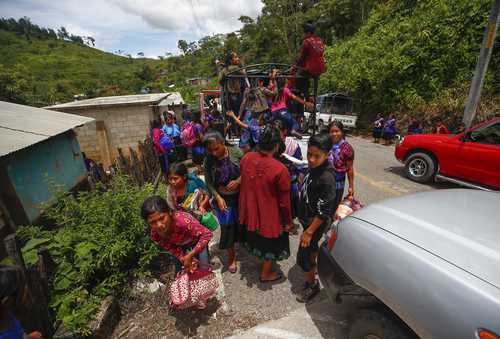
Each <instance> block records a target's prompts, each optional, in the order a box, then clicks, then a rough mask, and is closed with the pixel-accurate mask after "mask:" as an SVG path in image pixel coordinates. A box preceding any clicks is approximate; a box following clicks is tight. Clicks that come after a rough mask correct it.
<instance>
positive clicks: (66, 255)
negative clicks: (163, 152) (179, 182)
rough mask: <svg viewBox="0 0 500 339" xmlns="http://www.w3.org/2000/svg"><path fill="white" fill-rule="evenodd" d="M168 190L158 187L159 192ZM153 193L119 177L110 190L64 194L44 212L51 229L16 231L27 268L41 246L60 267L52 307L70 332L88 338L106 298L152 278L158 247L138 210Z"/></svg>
mask: <svg viewBox="0 0 500 339" xmlns="http://www.w3.org/2000/svg"><path fill="white" fill-rule="evenodd" d="M164 189H165V188H164V187H162V186H160V191H162V190H164ZM152 193H153V186H152V185H150V184H146V185H145V186H143V187H138V186H136V185H134V184H133V183H132V181H131V180H130V179H129V178H128V177H126V176H124V175H117V176H116V177H114V178H113V181H112V184H111V185H110V187H109V188H108V189H107V190H103V189H99V188H98V189H96V190H92V191H88V192H79V193H77V194H76V195H73V194H70V193H60V194H59V198H58V200H57V203H56V204H54V205H53V206H51V207H48V208H47V209H46V210H45V215H46V216H47V217H48V218H49V219H50V220H51V222H52V225H53V228H52V229H51V230H47V228H46V227H43V226H25V227H22V228H20V229H19V230H18V235H20V237H21V238H22V239H23V240H24V241H26V243H25V245H24V247H23V256H24V259H25V261H26V264H27V265H33V264H35V263H36V262H37V260H38V256H37V252H38V250H39V248H40V247H42V246H45V247H46V248H47V249H48V250H49V252H50V255H51V257H52V259H53V260H54V262H55V264H56V270H55V275H54V277H53V279H52V283H51V301H50V308H51V310H52V312H53V316H54V318H55V320H56V322H58V323H62V324H63V325H64V327H65V328H66V329H67V330H70V331H71V332H73V333H80V334H83V335H88V334H89V332H88V331H89V329H88V325H89V322H90V320H91V319H92V318H93V317H94V316H95V314H96V313H97V310H98V309H99V307H100V301H101V300H102V299H103V298H104V297H106V296H107V295H112V294H115V293H118V292H120V293H123V290H124V289H123V288H124V287H126V284H127V283H128V282H130V281H131V280H132V279H134V278H138V277H143V276H146V275H149V273H150V266H149V265H150V263H151V261H152V259H153V258H155V257H157V256H158V254H159V248H158V247H157V246H156V244H154V243H153V242H152V241H151V240H150V239H149V234H148V232H147V227H146V224H145V223H144V221H143V220H142V219H141V216H140V213H139V210H140V205H141V204H142V202H143V201H144V199H145V198H146V197H148V196H150V195H151V194H152ZM163 193H164V192H163Z"/></svg>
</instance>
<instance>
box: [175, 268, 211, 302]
mask: <svg viewBox="0 0 500 339" xmlns="http://www.w3.org/2000/svg"><path fill="white" fill-rule="evenodd" d="M218 287H219V283H218V281H217V277H216V276H215V274H214V273H213V272H212V270H211V269H207V268H198V269H197V270H195V271H194V272H190V271H189V270H187V269H182V271H180V272H179V273H177V276H176V277H175V280H174V281H173V282H172V284H171V285H170V290H169V294H170V306H171V307H172V308H177V309H185V308H189V307H192V306H198V305H204V304H206V301H207V300H208V299H209V298H210V297H212V296H213V295H214V294H215V292H216V290H217V288H218Z"/></svg>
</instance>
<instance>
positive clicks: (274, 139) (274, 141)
mask: <svg viewBox="0 0 500 339" xmlns="http://www.w3.org/2000/svg"><path fill="white" fill-rule="evenodd" d="M280 140H281V138H280V132H279V130H278V129H277V128H276V127H274V126H273V125H266V126H265V127H264V128H263V129H262V131H261V133H260V136H259V142H258V146H259V150H261V151H266V152H269V151H272V150H273V149H274V148H275V147H276V145H279V143H280Z"/></svg>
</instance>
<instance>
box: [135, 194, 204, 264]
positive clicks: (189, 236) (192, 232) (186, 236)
mask: <svg viewBox="0 0 500 339" xmlns="http://www.w3.org/2000/svg"><path fill="white" fill-rule="evenodd" d="M141 215H142V217H143V218H144V220H146V221H147V223H148V224H149V226H150V236H151V239H152V240H153V241H154V242H156V243H157V244H158V245H159V246H160V247H162V248H163V249H165V250H166V251H167V252H169V253H170V254H171V255H172V256H173V257H175V258H176V259H177V260H178V261H179V262H180V264H181V265H182V266H183V267H184V268H186V269H190V270H195V269H196V267H198V265H200V266H207V267H208V266H209V265H210V264H209V259H208V243H209V242H210V239H212V232H211V231H210V230H209V229H207V228H206V227H204V226H202V225H201V224H200V223H199V222H198V221H197V220H196V219H195V218H194V217H193V216H191V215H190V214H189V213H186V212H181V211H173V210H172V209H170V208H169V206H168V204H167V202H166V201H165V199H163V198H162V197H160V196H152V197H149V198H147V199H146V200H145V201H144V203H143V204H142V207H141ZM179 268H180V267H178V268H177V269H178V270H179Z"/></svg>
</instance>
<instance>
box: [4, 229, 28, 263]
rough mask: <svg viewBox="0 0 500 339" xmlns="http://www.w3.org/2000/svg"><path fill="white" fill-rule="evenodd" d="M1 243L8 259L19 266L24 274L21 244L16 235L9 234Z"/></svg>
mask: <svg viewBox="0 0 500 339" xmlns="http://www.w3.org/2000/svg"><path fill="white" fill-rule="evenodd" d="M3 242H4V244H5V250H6V251H7V254H8V255H9V257H11V258H12V260H14V263H15V264H16V265H18V266H20V267H21V268H22V269H23V271H24V272H25V273H26V264H25V263H24V258H23V254H22V252H21V244H20V242H19V238H18V237H17V235H16V234H15V233H13V234H9V235H8V236H6V237H5V239H4V240H3Z"/></svg>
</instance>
